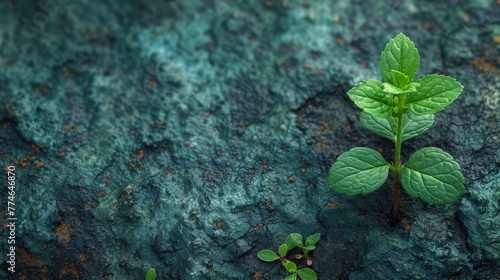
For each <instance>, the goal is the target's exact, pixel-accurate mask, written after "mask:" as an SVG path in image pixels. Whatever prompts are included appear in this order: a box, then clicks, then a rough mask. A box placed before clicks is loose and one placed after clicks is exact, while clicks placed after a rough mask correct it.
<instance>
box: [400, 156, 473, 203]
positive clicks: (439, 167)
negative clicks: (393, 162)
mask: <svg viewBox="0 0 500 280" xmlns="http://www.w3.org/2000/svg"><path fill="white" fill-rule="evenodd" d="M401 185H402V186H403V188H404V189H405V190H406V191H407V192H408V194H410V195H411V196H413V197H420V198H421V199H422V200H424V201H425V202H428V203H435V204H438V203H452V202H454V201H455V200H457V199H458V198H459V197H461V196H462V195H463V194H464V192H465V187H464V177H463V176H462V173H460V166H459V165H458V163H457V162H455V161H454V160H453V157H452V156H450V155H449V154H448V153H446V152H444V151H443V150H441V149H438V148H434V147H429V148H423V149H420V150H418V151H416V152H415V153H414V154H413V155H411V156H410V159H409V160H408V161H407V162H406V163H405V164H403V166H402V169H401Z"/></svg>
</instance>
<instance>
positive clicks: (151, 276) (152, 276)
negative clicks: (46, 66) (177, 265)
mask: <svg viewBox="0 0 500 280" xmlns="http://www.w3.org/2000/svg"><path fill="white" fill-rule="evenodd" d="M155 279H156V271H155V270H154V268H150V269H149V271H148V273H147V274H146V280H155Z"/></svg>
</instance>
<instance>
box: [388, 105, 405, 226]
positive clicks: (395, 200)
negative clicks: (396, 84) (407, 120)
mask: <svg viewBox="0 0 500 280" xmlns="http://www.w3.org/2000/svg"><path fill="white" fill-rule="evenodd" d="M403 102H404V101H403V96H399V98H398V133H397V135H396V151H395V155H394V164H393V166H394V170H393V173H394V186H393V193H392V208H391V212H390V213H389V225H390V226H391V227H393V226H395V225H397V224H399V222H400V221H401V217H400V215H399V174H400V172H401V144H402V143H403Z"/></svg>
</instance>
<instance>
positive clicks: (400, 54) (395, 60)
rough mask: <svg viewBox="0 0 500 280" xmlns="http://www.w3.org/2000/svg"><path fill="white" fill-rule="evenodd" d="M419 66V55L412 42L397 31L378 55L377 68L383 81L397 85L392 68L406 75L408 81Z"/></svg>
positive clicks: (411, 79) (413, 76)
mask: <svg viewBox="0 0 500 280" xmlns="http://www.w3.org/2000/svg"><path fill="white" fill-rule="evenodd" d="M419 66H420V56H419V55H418V51H417V48H415V45H414V44H413V42H412V41H411V40H410V39H409V38H408V37H406V36H405V35H403V34H402V33H399V34H398V35H396V37H394V39H391V40H390V41H389V43H387V45H386V46H385V49H384V51H383V52H382V54H381V55H380V62H379V68H380V72H381V74H382V78H384V81H385V82H389V83H391V84H393V85H395V86H397V81H395V79H394V78H393V74H392V70H396V71H399V72H401V73H402V74H404V75H406V77H407V78H408V81H409V82H411V81H413V78H415V75H416V74H417V71H418V67H419Z"/></svg>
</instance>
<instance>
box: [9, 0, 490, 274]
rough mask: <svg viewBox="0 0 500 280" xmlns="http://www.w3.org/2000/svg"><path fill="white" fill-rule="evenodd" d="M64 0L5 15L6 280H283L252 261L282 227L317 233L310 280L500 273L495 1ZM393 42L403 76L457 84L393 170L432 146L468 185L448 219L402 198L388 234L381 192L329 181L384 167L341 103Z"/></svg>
mask: <svg viewBox="0 0 500 280" xmlns="http://www.w3.org/2000/svg"><path fill="white" fill-rule="evenodd" d="M60 2H61V3H67V4H64V5H59V6H57V5H56V6H55V7H57V10H55V8H54V9H53V10H52V11H53V12H52V13H51V15H50V16H49V17H47V21H46V22H42V23H43V24H41V23H40V24H39V27H38V28H37V29H36V30H37V31H36V32H35V31H33V30H32V31H31V32H29V31H26V32H25V33H23V30H24V29H25V25H26V23H25V21H24V20H23V18H27V19H28V20H33V16H34V15H36V14H37V13H38V12H40V11H43V9H42V8H41V7H40V6H38V5H37V2H36V1H27V0H25V1H15V2H14V1H12V2H8V1H3V2H2V3H0V46H1V48H0V63H1V65H2V71H1V72H0V102H1V106H0V121H1V124H2V125H1V126H0V162H1V166H2V167H6V166H8V165H11V164H12V165H14V166H15V167H16V168H17V170H18V171H17V175H16V176H17V184H18V186H17V196H16V203H17V217H18V222H17V223H18V228H17V235H16V238H17V246H18V247H17V248H18V251H17V254H18V264H17V270H18V272H17V273H16V274H15V275H13V276H11V277H12V279H24V278H23V277H26V276H28V279H58V278H61V279H102V278H103V277H104V278H107V279H140V278H142V277H143V276H144V275H145V274H146V272H147V270H148V269H149V267H154V268H155V269H156V271H157V274H158V276H159V278H160V279H254V278H255V279H259V278H262V279H279V277H284V276H285V275H286V274H285V271H284V269H283V268H282V267H280V266H279V265H274V266H273V265H272V264H268V263H263V262H261V261H259V260H258V259H257V258H256V253H257V252H258V251H259V250H262V249H265V248H271V249H276V248H277V246H278V244H279V243H280V242H282V241H283V240H284V238H285V237H286V235H288V233H291V232H299V233H301V234H303V235H309V234H311V233H315V232H319V233H321V235H322V238H321V240H320V241H319V243H318V248H317V249H316V250H315V251H314V253H313V257H314V265H313V268H314V269H315V271H317V273H318V275H319V277H320V279H417V278H418V277H420V278H421V279H434V278H435V279H450V278H452V279H494V278H496V277H500V266H499V265H498V263H499V262H500V246H499V243H500V236H499V227H500V218H499V215H498V213H499V209H500V172H499V171H500V168H499V166H500V104H499V103H500V72H499V67H500V60H499V59H498V57H499V52H500V28H499V26H500V21H499V17H498V15H499V14H500V3H498V1H493V0H492V1H486V0H483V1H444V2H439V3H436V2H434V1H418V2H417V1H402V0H401V1H389V2H384V1H374V0H370V1H292V0H288V1H286V0H279V1H278V0H275V1H230V0H215V1H209V0H207V1H138V0H136V1H98V2H96V1H60ZM399 32H404V33H405V34H406V35H408V36H409V37H410V38H411V39H412V40H413V41H414V42H415V44H416V46H417V48H418V50H419V53H420V56H421V67H420V70H419V72H418V74H417V77H421V76H423V75H425V74H428V73H442V74H446V75H451V76H453V77H454V78H456V79H457V80H459V81H460V82H461V83H462V84H463V85H464V86H465V90H464V92H463V93H462V95H461V96H460V97H459V98H458V99H457V101H456V102H454V103H453V104H452V105H451V106H449V107H448V108H447V109H445V110H444V111H443V112H440V113H438V114H437V115H436V121H435V124H434V126H433V127H432V128H431V129H430V130H429V131H428V132H426V133H425V134H423V135H422V136H420V137H417V138H414V139H412V140H409V141H407V142H405V144H404V147H403V159H407V158H408V156H409V155H410V154H411V153H412V152H414V151H416V150H417V149H419V148H422V147H426V146H436V147H439V148H441V149H443V150H445V151H447V152H448V153H450V154H451V155H453V156H454V157H455V159H456V160H457V161H458V162H459V164H460V165H461V166H462V172H463V174H464V176H465V180H466V187H467V191H468V192H467V194H466V195H465V196H464V197H463V198H462V199H461V201H460V202H457V203H455V204H452V205H447V206H434V205H427V204H425V203H424V202H422V201H420V200H418V199H411V198H410V197H408V196H407V195H406V194H403V197H402V200H403V202H402V210H403V212H404V215H403V221H402V222H401V224H400V225H398V226H397V227H395V228H391V227H389V226H388V225H387V222H386V219H385V216H384V215H385V214H386V213H387V211H388V210H389V207H390V203H391V202H390V199H389V198H390V197H391V190H390V189H391V187H390V183H391V181H390V180H389V181H388V182H387V183H386V186H384V187H383V188H381V189H380V190H378V191H376V192H374V193H372V194H370V195H367V196H357V197H346V196H341V195H336V194H334V193H333V192H331V191H330V190H329V188H328V186H327V181H326V179H327V172H328V169H329V167H330V166H331V164H332V163H333V162H334V161H335V159H336V157H337V156H338V155H339V154H340V153H342V152H344V151H347V150H348V149H350V148H352V147H356V146H367V147H371V148H374V149H379V150H380V151H382V155H383V156H384V157H385V158H386V159H387V160H389V159H390V158H391V154H392V152H393V147H392V145H391V142H389V141H388V140H384V139H382V138H380V137H378V136H376V135H373V134H371V133H370V132H368V131H367V130H365V129H364V128H363V127H362V126H361V125H360V124H359V122H358V116H359V109H357V108H356V107H355V105H354V104H352V102H351V101H350V100H349V99H348V98H347V96H346V92H347V90H349V89H350V88H351V87H352V85H353V84H355V83H357V82H359V81H361V80H363V79H368V78H375V79H380V77H379V72H378V59H379V55H380V51H381V50H382V49H383V47H384V46H385V43H386V42H387V41H388V40H389V39H390V38H392V37H394V35H395V34H397V33H399ZM3 176H6V175H3ZM5 190H6V189H4V191H3V192H2V196H1V197H0V200H1V202H2V205H5V204H6V202H5V201H6V199H7V192H6V191H5ZM1 214H2V215H4V216H5V212H1ZM4 229H5V228H4ZM6 241H7V239H6V238H2V240H1V246H2V248H7V242H6ZM2 252H3V251H2ZM0 260H1V261H2V272H1V274H0V276H2V277H4V276H5V277H6V276H7V273H6V272H5V271H6V268H7V264H6V263H5V261H6V260H7V259H6V255H5V254H2V255H1V256H0ZM33 277H35V278H33Z"/></svg>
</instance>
